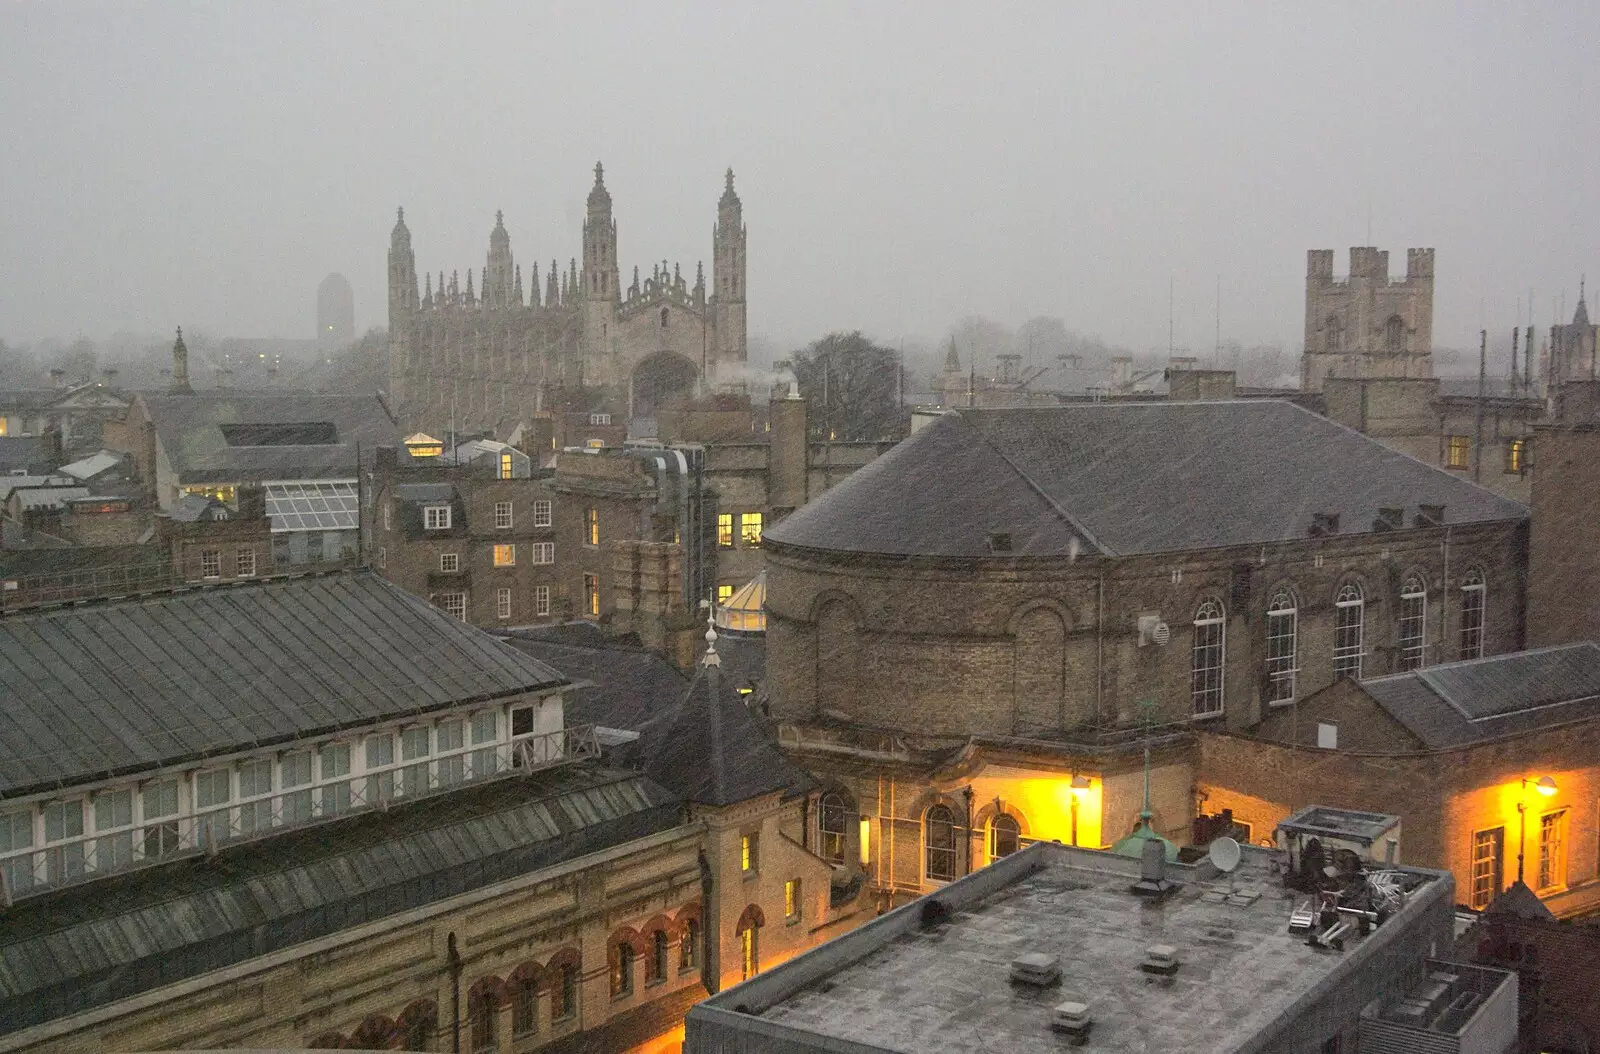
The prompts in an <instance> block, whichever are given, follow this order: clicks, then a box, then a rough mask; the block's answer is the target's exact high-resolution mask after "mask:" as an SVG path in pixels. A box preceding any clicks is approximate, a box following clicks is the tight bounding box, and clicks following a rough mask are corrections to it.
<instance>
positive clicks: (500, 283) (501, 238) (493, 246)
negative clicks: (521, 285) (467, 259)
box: [483, 209, 515, 311]
mask: <svg viewBox="0 0 1600 1054" xmlns="http://www.w3.org/2000/svg"><path fill="white" fill-rule="evenodd" d="M513 271H514V265H513V263H512V260H511V235H509V234H507V233H506V224H505V216H504V215H503V214H502V213H501V212H500V210H498V209H496V210H495V214H494V230H492V231H490V232H489V261H488V266H487V267H485V268H484V278H483V306H484V307H486V308H489V309H491V310H496V311H501V310H504V309H505V308H508V307H510V306H511V292H512V285H513V282H514V281H515V275H514V274H513Z"/></svg>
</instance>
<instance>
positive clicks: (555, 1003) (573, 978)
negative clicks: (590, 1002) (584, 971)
mask: <svg viewBox="0 0 1600 1054" xmlns="http://www.w3.org/2000/svg"><path fill="white" fill-rule="evenodd" d="M577 1013H578V964H577V963H574V962H565V963H562V964H561V966H560V967H559V968H558V969H557V970H556V976H555V978H554V980H553V981H552V982H551V984H550V1020H552V1021H565V1020H566V1019H568V1018H571V1017H576V1016H577Z"/></svg>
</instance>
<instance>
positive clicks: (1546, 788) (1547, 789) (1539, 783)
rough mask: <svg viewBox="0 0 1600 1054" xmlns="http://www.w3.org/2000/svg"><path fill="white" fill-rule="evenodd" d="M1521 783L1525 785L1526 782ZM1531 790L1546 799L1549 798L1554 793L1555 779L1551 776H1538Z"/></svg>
mask: <svg viewBox="0 0 1600 1054" xmlns="http://www.w3.org/2000/svg"><path fill="white" fill-rule="evenodd" d="M1522 782H1523V784H1524V785H1526V784H1527V782H1528V781H1527V780H1523V781H1522ZM1533 789H1534V790H1536V791H1538V792H1539V793H1540V794H1543V795H1544V796H1545V797H1546V798H1548V797H1551V796H1552V795H1554V794H1555V792H1556V781H1555V778H1554V777H1552V776H1540V777H1539V778H1538V779H1536V780H1534V781H1533Z"/></svg>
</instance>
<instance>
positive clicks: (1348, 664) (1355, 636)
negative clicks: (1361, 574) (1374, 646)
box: [1333, 582, 1367, 681]
mask: <svg viewBox="0 0 1600 1054" xmlns="http://www.w3.org/2000/svg"><path fill="white" fill-rule="evenodd" d="M1351 612H1354V617H1355V622H1354V623H1351V622H1350V621H1348V620H1349V619H1350V617H1351ZM1366 633H1367V598H1366V594H1365V593H1364V592H1363V591H1362V589H1361V586H1359V585H1358V584H1356V583H1355V582H1346V583H1345V584H1344V585H1342V586H1340V587H1339V592H1338V593H1337V594H1335V596H1334V601H1333V679H1334V680H1336V681H1337V680H1338V679H1339V678H1340V677H1349V678H1350V679H1352V680H1357V681H1359V680H1360V679H1361V665H1362V658H1363V655H1364V653H1365V642H1366Z"/></svg>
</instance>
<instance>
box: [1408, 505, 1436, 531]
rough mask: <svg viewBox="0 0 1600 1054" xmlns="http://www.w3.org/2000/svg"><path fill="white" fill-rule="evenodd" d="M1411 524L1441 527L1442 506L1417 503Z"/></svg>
mask: <svg viewBox="0 0 1600 1054" xmlns="http://www.w3.org/2000/svg"><path fill="white" fill-rule="evenodd" d="M1412 524H1413V525H1414V526H1417V527H1443V526H1444V506H1443V505H1418V506H1417V518H1416V519H1415V520H1413V521H1412Z"/></svg>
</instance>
